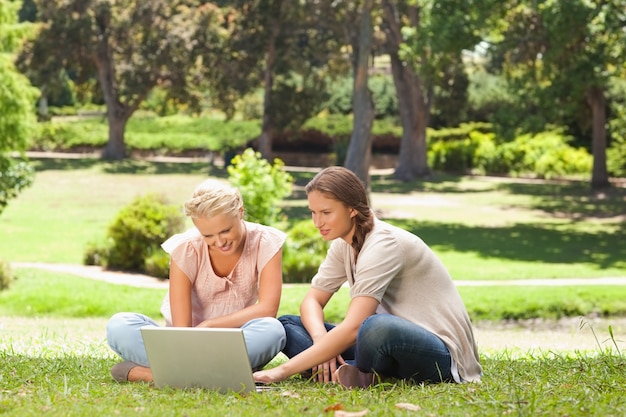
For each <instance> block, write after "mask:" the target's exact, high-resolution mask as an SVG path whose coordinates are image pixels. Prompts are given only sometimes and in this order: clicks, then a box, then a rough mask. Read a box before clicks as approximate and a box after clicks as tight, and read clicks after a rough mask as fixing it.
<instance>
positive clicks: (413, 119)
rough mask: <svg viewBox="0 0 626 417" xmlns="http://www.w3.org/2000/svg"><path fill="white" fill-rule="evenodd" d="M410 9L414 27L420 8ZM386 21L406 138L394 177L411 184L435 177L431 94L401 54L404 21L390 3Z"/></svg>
mask: <svg viewBox="0 0 626 417" xmlns="http://www.w3.org/2000/svg"><path fill="white" fill-rule="evenodd" d="M409 10H410V16H409V21H410V23H411V25H412V26H417V25H418V24H419V18H418V9H417V8H416V7H411V8H410V9H409ZM384 20H385V24H386V26H387V30H386V32H387V46H388V52H389V56H390V58H391V73H392V76H393V81H394V85H395V87H396V94H397V98H398V107H399V109H400V120H401V122H402V139H401V141H400V149H399V152H398V164H397V165H396V169H395V172H394V177H395V178H397V179H399V180H401V181H411V180H413V179H415V178H420V177H428V176H429V175H430V174H431V171H430V168H429V167H428V147H427V144H426V128H427V127H428V124H429V121H430V98H429V97H430V94H427V93H425V92H424V87H423V83H422V80H421V79H420V77H419V76H418V75H417V74H416V73H415V71H413V69H412V67H411V66H410V65H406V64H405V63H404V62H402V60H401V59H400V56H399V54H398V51H399V49H400V44H401V43H402V34H401V33H400V30H401V26H400V20H399V16H398V11H397V9H396V8H395V6H394V5H393V4H392V3H391V2H390V1H388V0H385V2H384Z"/></svg>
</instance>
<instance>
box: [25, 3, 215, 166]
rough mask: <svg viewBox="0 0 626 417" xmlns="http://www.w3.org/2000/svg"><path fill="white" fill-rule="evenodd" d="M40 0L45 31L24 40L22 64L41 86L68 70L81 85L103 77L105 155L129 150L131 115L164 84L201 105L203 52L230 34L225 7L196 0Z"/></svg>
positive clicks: (171, 93)
mask: <svg viewBox="0 0 626 417" xmlns="http://www.w3.org/2000/svg"><path fill="white" fill-rule="evenodd" d="M36 4H37V8H38V11H39V14H38V18H39V20H40V21H41V22H42V26H41V31H40V32H39V34H38V36H37V38H36V39H34V40H33V41H32V42H30V43H28V44H27V45H26V46H25V48H24V50H23V53H22V56H21V66H22V68H24V69H25V70H27V71H28V72H29V74H31V76H32V77H33V78H34V79H35V80H36V82H37V84H38V85H41V86H45V85H46V84H47V83H50V82H53V81H54V80H55V79H58V78H59V77H58V76H57V75H58V74H59V73H62V72H67V73H72V74H74V75H75V82H76V86H77V88H78V87H81V88H82V87H84V86H87V87H88V88H90V87H91V86H92V85H93V80H94V78H97V80H98V84H99V86H100V89H101V92H102V97H103V98H104V102H105V103H106V106H107V116H108V121H109V135H108V142H107V146H106V148H105V150H104V152H103V156H104V157H106V158H110V159H114V160H118V159H122V158H124V157H125V156H126V155H125V153H126V148H125V139H124V130H125V125H126V122H127V121H128V119H129V118H130V117H131V116H132V114H133V113H134V112H135V111H136V110H137V109H138V108H139V106H140V105H141V104H142V103H143V102H144V101H145V100H146V98H147V97H148V96H149V94H150V92H151V91H152V90H153V89H154V88H155V87H157V86H159V87H162V88H166V90H167V98H164V100H166V101H167V100H169V99H171V100H172V101H173V102H175V103H185V104H186V105H187V106H189V108H191V109H192V110H194V111H199V110H200V109H199V107H200V94H199V93H198V91H197V87H198V84H199V82H198V81H199V78H198V77H199V76H198V74H197V72H196V71H195V70H196V69H197V66H198V65H199V64H200V63H201V62H202V58H204V59H205V60H207V61H211V59H210V58H209V56H211V53H212V52H213V51H214V50H215V49H217V47H218V45H219V42H220V40H221V39H222V37H223V35H224V33H223V32H224V31H222V28H221V25H222V24H223V23H226V22H224V20H223V16H222V15H221V13H220V10H219V8H217V7H215V6H213V5H208V4H207V5H204V6H202V2H199V1H195V0H189V1H183V2H180V3H179V2H177V3H172V2H169V1H165V0H158V1H157V0H154V1H150V2H142V1H137V0H124V1H120V2H110V1H103V0H89V1H78V0H72V1H61V0H55V1H50V0H46V1H38V2H37V3H36ZM58 45H62V47H57V46H58ZM194 77H195V78H194Z"/></svg>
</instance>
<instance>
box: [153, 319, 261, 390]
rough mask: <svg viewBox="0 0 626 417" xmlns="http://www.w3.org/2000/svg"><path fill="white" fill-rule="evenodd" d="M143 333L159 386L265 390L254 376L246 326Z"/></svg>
mask: <svg viewBox="0 0 626 417" xmlns="http://www.w3.org/2000/svg"><path fill="white" fill-rule="evenodd" d="M141 335H142V337H143V342H144V345H145V347H146V353H147V354H148V361H149V362H150V368H151V369H152V377H153V379H154V385H155V387H157V388H163V387H171V388H206V389H210V390H214V391H219V392H221V393H229V392H238V393H245V392H252V391H262V390H263V389H264V388H265V389H267V388H269V387H267V386H258V387H257V385H256V384H255V382H254V379H253V378H252V367H251V365H250V359H249V357H248V350H247V348H246V342H245V340H244V337H243V331H242V329H239V328H235V329H230V328H219V329H218V328H198V327H144V328H142V329H141Z"/></svg>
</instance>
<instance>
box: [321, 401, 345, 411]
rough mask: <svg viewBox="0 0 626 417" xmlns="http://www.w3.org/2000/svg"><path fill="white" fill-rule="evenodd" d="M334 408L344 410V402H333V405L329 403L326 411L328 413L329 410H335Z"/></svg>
mask: <svg viewBox="0 0 626 417" xmlns="http://www.w3.org/2000/svg"><path fill="white" fill-rule="evenodd" d="M333 410H335V411H336V410H343V404H341V403H337V404H333V405H329V406H328V407H326V408H324V412H325V413H328V412H329V411H333Z"/></svg>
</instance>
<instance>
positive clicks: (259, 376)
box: [252, 366, 289, 384]
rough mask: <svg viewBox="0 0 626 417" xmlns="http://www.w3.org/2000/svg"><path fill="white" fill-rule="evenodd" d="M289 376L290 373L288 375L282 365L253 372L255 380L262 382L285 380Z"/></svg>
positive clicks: (269, 382)
mask: <svg viewBox="0 0 626 417" xmlns="http://www.w3.org/2000/svg"><path fill="white" fill-rule="evenodd" d="M288 376H289V375H287V374H286V372H284V371H283V369H282V367H281V366H277V367H276V368H271V369H265V370H262V371H257V372H255V373H254V374H252V377H253V378H254V382H260V383H262V384H271V383H273V382H280V381H284V380H285V379H287V377H288Z"/></svg>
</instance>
